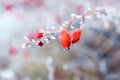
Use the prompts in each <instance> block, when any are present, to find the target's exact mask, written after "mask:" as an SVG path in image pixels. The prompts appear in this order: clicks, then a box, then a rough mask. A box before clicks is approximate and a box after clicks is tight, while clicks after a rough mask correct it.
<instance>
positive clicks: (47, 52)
mask: <svg viewBox="0 0 120 80" xmlns="http://www.w3.org/2000/svg"><path fill="white" fill-rule="evenodd" d="M119 3H120V0H0V80H120V77H119V76H120V6H119ZM96 7H107V8H108V9H111V8H113V11H112V13H113V15H114V17H112V19H106V18H105V19H97V18H92V19H88V20H86V21H85V27H84V28H83V33H82V37H81V40H80V41H79V42H78V43H76V44H74V45H72V46H71V49H70V50H69V51H64V50H63V49H62V47H61V46H60V44H59V42H58V40H57V39H56V40H54V41H51V42H50V43H49V44H45V45H44V46H43V47H37V46H31V47H30V48H22V47H21V45H22V44H23V43H24V42H25V40H24V36H26V35H28V34H30V33H33V32H34V31H35V30H36V29H44V28H45V27H46V26H48V27H51V26H55V27H56V28H58V27H60V26H61V24H62V23H63V22H64V21H66V20H69V19H70V15H71V13H76V14H78V15H82V14H84V12H85V11H86V10H87V9H88V8H96ZM114 9H115V10H117V12H119V13H117V12H114ZM110 15H111V14H110ZM106 16H107V15H106Z"/></svg>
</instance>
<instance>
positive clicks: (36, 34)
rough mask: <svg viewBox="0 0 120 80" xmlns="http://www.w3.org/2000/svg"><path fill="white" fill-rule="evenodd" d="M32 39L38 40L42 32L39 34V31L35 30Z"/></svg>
mask: <svg viewBox="0 0 120 80" xmlns="http://www.w3.org/2000/svg"><path fill="white" fill-rule="evenodd" d="M33 37H34V39H35V40H37V39H40V38H42V37H43V32H40V31H39V30H37V31H36V32H35V33H34V35H33Z"/></svg>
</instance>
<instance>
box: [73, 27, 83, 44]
mask: <svg viewBox="0 0 120 80" xmlns="http://www.w3.org/2000/svg"><path fill="white" fill-rule="evenodd" d="M81 31H82V30H81V29H78V30H74V31H73V32H72V33H71V42H72V43H76V42H78V41H79V40H80V37H81Z"/></svg>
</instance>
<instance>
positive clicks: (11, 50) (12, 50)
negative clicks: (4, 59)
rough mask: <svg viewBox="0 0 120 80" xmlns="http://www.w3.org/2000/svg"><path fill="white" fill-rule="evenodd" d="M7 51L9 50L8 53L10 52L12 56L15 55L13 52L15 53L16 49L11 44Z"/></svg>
mask: <svg viewBox="0 0 120 80" xmlns="http://www.w3.org/2000/svg"><path fill="white" fill-rule="evenodd" d="M8 52H9V54H10V55H12V56H13V55H15V54H16V52H17V50H16V48H15V47H13V46H12V47H10V48H9V50H8Z"/></svg>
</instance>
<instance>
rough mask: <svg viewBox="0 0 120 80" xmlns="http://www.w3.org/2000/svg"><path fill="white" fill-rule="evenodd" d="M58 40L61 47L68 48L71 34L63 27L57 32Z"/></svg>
mask: <svg viewBox="0 0 120 80" xmlns="http://www.w3.org/2000/svg"><path fill="white" fill-rule="evenodd" d="M59 42H60V44H61V46H62V47H63V48H65V49H69V48H70V45H71V36H70V34H69V33H68V32H67V31H66V30H65V29H62V30H61V31H60V33H59Z"/></svg>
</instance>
